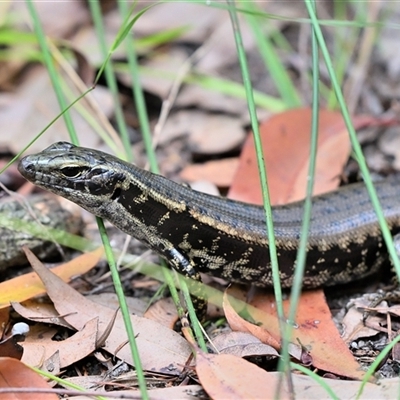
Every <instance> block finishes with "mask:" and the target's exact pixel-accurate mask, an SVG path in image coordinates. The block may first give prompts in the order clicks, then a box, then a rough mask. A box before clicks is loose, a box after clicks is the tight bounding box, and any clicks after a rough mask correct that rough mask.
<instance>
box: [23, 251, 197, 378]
mask: <svg viewBox="0 0 400 400" xmlns="http://www.w3.org/2000/svg"><path fill="white" fill-rule="evenodd" d="M27 256H28V255H27ZM28 257H29V259H30V260H32V261H31V263H32V267H33V268H34V269H35V271H36V273H37V274H38V275H39V276H40V278H41V279H42V281H43V282H44V284H45V286H46V289H47V293H48V295H49V297H50V298H51V300H52V301H53V303H54V306H55V308H56V309H57V311H58V312H59V313H60V314H61V315H62V316H63V317H64V319H65V320H66V321H67V322H68V323H69V324H71V325H72V326H73V327H74V328H75V329H77V330H78V331H79V330H81V329H82V328H83V327H84V325H85V324H86V323H87V322H88V321H90V320H91V319H93V318H96V317H98V319H99V332H100V334H101V333H102V332H104V331H105V330H106V328H107V326H108V324H109V322H110V321H111V320H112V318H113V314H114V311H113V310H112V309H110V308H108V307H105V306H102V305H100V304H96V303H94V302H92V301H90V300H88V299H86V298H85V297H84V296H82V295H81V294H80V293H78V292H77V291H76V290H74V289H73V288H71V287H70V286H69V285H67V284H65V283H64V282H63V281H62V280H61V279H60V278H58V277H57V276H56V275H54V274H53V273H52V272H51V271H50V270H48V269H47V268H45V267H44V266H43V265H42V264H41V263H40V262H39V261H38V260H37V259H36V260H37V261H34V258H35V257H34V255H33V254H32V253H31V254H30V255H29V256H28ZM131 322H132V325H133V327H134V331H135V335H136V342H137V345H138V348H139V353H140V356H141V360H142V365H143V368H144V369H147V370H152V371H157V372H162V373H169V374H174V375H175V374H179V373H180V372H181V370H182V368H183V366H184V365H185V363H186V360H187V358H188V357H189V355H190V348H189V346H188V344H187V342H186V341H185V340H184V339H183V338H182V337H181V336H180V335H179V334H178V333H176V332H174V331H171V330H170V329H167V328H165V327H164V326H162V325H160V324H158V323H156V322H154V321H150V320H148V319H146V318H141V317H138V316H135V315H131ZM126 342H127V335H126V331H125V325H124V322H123V319H122V316H121V314H120V313H118V315H117V318H116V320H115V323H114V325H113V328H112V330H111V332H110V335H109V336H108V338H107V341H106V344H105V346H104V349H105V350H107V351H108V352H110V353H111V354H115V355H116V356H117V357H119V358H120V359H122V360H124V361H125V362H127V363H129V364H131V365H133V360H132V355H131V351H130V349H129V345H128V344H127V343H126ZM116 352H117V354H116Z"/></svg>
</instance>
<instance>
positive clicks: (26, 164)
mask: <svg viewBox="0 0 400 400" xmlns="http://www.w3.org/2000/svg"><path fill="white" fill-rule="evenodd" d="M18 171H19V172H20V173H21V175H22V176H24V177H25V178H29V177H32V176H34V175H35V167H34V164H33V162H32V161H30V160H29V157H24V158H23V159H22V160H21V161H20V162H19V164H18Z"/></svg>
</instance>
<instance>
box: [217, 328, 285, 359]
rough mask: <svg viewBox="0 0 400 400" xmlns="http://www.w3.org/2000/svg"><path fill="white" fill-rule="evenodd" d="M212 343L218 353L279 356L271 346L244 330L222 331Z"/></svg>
mask: <svg viewBox="0 0 400 400" xmlns="http://www.w3.org/2000/svg"><path fill="white" fill-rule="evenodd" d="M212 343H213V345H214V347H215V348H216V349H217V350H218V352H219V353H222V354H232V355H234V356H237V357H249V356H274V357H278V356H279V354H278V352H277V351H276V350H275V349H274V348H273V347H271V346H268V345H266V344H264V343H262V342H261V340H260V339H258V338H256V337H255V336H253V335H252V334H250V333H245V332H228V333H222V334H220V335H218V336H216V337H215V338H214V339H213V341H212Z"/></svg>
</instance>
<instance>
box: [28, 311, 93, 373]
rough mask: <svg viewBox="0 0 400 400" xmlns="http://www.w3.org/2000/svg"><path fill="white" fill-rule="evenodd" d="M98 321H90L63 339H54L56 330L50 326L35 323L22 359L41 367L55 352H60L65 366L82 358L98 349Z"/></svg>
mask: <svg viewBox="0 0 400 400" xmlns="http://www.w3.org/2000/svg"><path fill="white" fill-rule="evenodd" d="M97 322H98V321H97V319H92V320H91V321H88V323H87V324H86V325H85V326H84V327H83V328H82V329H81V330H80V331H79V332H77V333H75V334H74V335H72V336H71V337H69V338H67V339H65V340H62V341H55V340H53V336H54V333H55V332H54V331H53V330H52V329H49V327H48V326H45V325H42V324H37V325H35V326H34V327H32V329H31V332H30V334H29V335H28V336H27V338H26V340H25V342H24V344H23V347H24V355H23V357H22V361H23V362H24V363H26V364H28V365H32V366H36V367H40V366H41V365H42V363H43V362H45V361H46V360H48V359H50V358H51V357H53V355H54V354H55V353H59V361H60V367H61V368H65V367H67V366H68V365H71V364H73V363H75V362H77V361H79V360H82V359H83V358H85V357H86V356H88V355H89V354H91V353H93V351H95V350H96V342H97V335H98V325H97ZM38 349H40V350H39V351H38Z"/></svg>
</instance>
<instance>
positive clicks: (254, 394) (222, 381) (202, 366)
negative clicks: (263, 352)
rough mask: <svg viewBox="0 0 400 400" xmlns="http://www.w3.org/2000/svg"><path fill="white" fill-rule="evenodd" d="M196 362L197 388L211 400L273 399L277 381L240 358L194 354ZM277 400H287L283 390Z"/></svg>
mask: <svg viewBox="0 0 400 400" xmlns="http://www.w3.org/2000/svg"><path fill="white" fill-rule="evenodd" d="M196 361H197V362H196V372H197V375H198V377H199V379H200V382H201V385H202V386H203V388H204V390H205V391H206V392H207V393H208V395H209V396H210V397H211V398H212V399H215V400H218V399H231V400H234V399H272V398H274V395H275V388H276V384H277V381H278V377H277V376H276V375H272V374H269V373H268V372H266V371H264V370H263V369H261V368H259V367H257V366H256V365H254V364H252V363H250V362H248V361H246V360H244V359H242V358H240V357H235V356H232V355H230V354H219V355H215V354H205V353H203V352H198V354H197V356H196ZM279 398H280V399H285V398H288V393H287V390H286V389H285V386H284V389H283V390H282V391H281V393H280V396H279Z"/></svg>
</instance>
